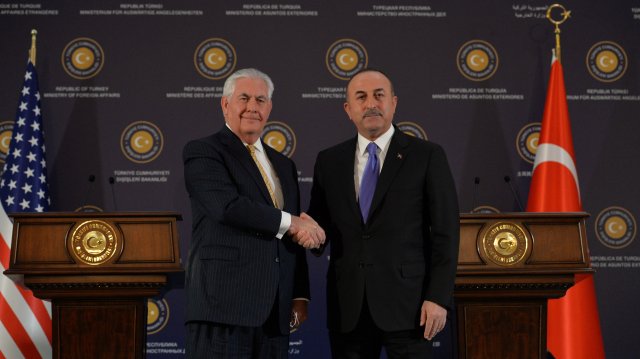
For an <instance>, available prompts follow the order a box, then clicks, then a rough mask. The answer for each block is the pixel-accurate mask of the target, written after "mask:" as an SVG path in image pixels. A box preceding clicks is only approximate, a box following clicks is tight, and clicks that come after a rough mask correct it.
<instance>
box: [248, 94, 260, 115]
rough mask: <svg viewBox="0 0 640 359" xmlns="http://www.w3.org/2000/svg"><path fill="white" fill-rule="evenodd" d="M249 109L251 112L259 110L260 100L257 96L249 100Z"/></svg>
mask: <svg viewBox="0 0 640 359" xmlns="http://www.w3.org/2000/svg"><path fill="white" fill-rule="evenodd" d="M247 110H248V111H251V112H256V111H258V101H257V100H256V99H255V98H253V97H252V98H250V99H249V101H247Z"/></svg>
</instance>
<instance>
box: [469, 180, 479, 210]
mask: <svg viewBox="0 0 640 359" xmlns="http://www.w3.org/2000/svg"><path fill="white" fill-rule="evenodd" d="M473 183H474V184H475V185H474V186H473V202H472V203H471V204H472V207H471V212H470V213H474V212H475V211H476V208H478V185H479V184H480V177H476V178H474V179H473Z"/></svg>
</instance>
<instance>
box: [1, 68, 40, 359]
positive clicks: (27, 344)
mask: <svg viewBox="0 0 640 359" xmlns="http://www.w3.org/2000/svg"><path fill="white" fill-rule="evenodd" d="M0 202H1V203H2V205H1V206H0V358H50V357H51V355H52V349H51V305H50V303H48V302H43V301H41V300H39V299H37V298H35V297H33V295H32V293H31V291H29V290H26V289H24V288H22V287H21V286H19V285H16V284H15V283H14V282H13V281H12V280H10V279H9V278H7V277H6V276H4V275H3V274H2V272H3V271H4V270H6V269H7V268H8V266H9V255H10V247H11V234H12V230H13V224H12V222H11V220H10V219H9V217H8V216H7V213H12V212H43V211H46V210H48V209H49V205H50V204H51V199H50V198H49V186H48V183H47V167H46V163H45V147H44V133H43V126H42V107H41V106H40V92H39V90H38V76H37V74H36V68H35V66H34V65H33V63H31V61H29V62H28V64H27V71H26V73H25V75H24V85H23V86H22V90H21V93H20V100H19V101H18V111H17V113H16V121H15V123H14V125H13V135H12V137H11V143H10V145H9V151H8V152H7V157H6V162H5V164H4V169H3V171H2V179H1V180H0Z"/></svg>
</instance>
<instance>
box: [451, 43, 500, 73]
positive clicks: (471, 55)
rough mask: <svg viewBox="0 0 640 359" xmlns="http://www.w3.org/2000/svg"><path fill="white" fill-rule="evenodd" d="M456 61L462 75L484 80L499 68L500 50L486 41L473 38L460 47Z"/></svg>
mask: <svg viewBox="0 0 640 359" xmlns="http://www.w3.org/2000/svg"><path fill="white" fill-rule="evenodd" d="M456 61H457V65H458V70H460V73H461V74H462V76H464V77H466V78H468V79H469V80H472V81H484V80H486V79H488V78H490V77H491V76H493V74H494V73H495V72H496V70H497V69H498V52H497V51H496V49H494V48H493V46H492V45H491V44H490V43H488V42H486V41H483V40H471V41H469V42H467V43H465V44H464V45H462V46H461V47H460V50H458V55H457V57H456Z"/></svg>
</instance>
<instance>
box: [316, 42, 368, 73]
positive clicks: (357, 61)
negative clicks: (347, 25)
mask: <svg viewBox="0 0 640 359" xmlns="http://www.w3.org/2000/svg"><path fill="white" fill-rule="evenodd" d="M326 63H327V69H328V70H329V72H330V73H331V74H332V75H333V76H335V77H337V78H339V79H340V80H349V79H350V78H351V76H353V75H355V74H356V73H357V72H358V71H360V70H362V69H364V68H366V67H367V64H368V63H369V56H368V55H367V50H366V49H365V48H364V46H362V44H361V43H359V42H358V41H356V40H353V39H340V40H338V41H336V42H334V43H333V44H331V46H329V49H328V50H327V55H326Z"/></svg>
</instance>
